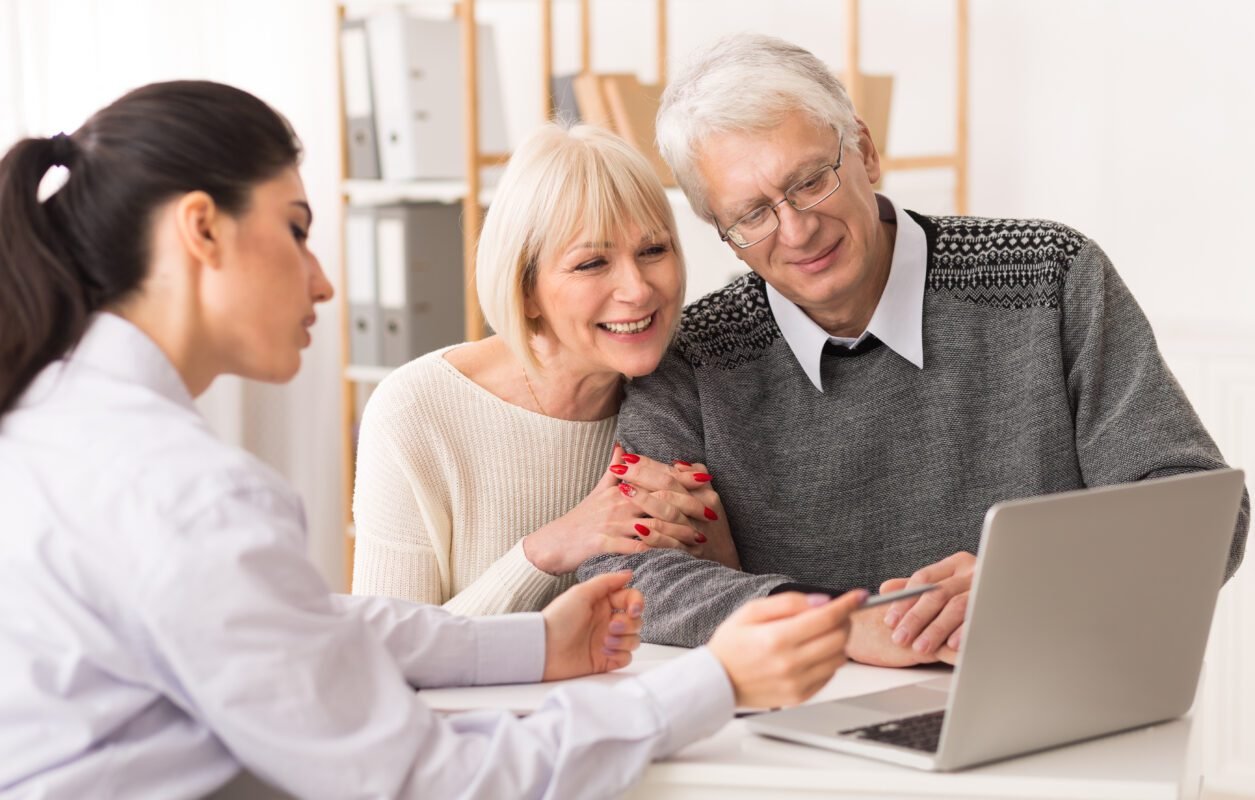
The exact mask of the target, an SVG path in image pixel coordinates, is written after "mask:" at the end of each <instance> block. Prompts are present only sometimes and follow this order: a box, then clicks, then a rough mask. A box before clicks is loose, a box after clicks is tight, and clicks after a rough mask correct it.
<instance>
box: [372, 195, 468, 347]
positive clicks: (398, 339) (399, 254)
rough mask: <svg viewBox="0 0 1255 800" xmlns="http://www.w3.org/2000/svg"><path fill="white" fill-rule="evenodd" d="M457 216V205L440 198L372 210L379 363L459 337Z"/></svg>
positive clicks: (461, 295)
mask: <svg viewBox="0 0 1255 800" xmlns="http://www.w3.org/2000/svg"><path fill="white" fill-rule="evenodd" d="M460 217H461V207H460V206H457V205H445V204H443V203H411V204H406V205H398V206H380V207H378V208H377V209H375V249H376V254H377V256H378V263H379V311H380V323H381V335H380V340H381V345H380V355H381V358H382V362H383V365H384V366H389V367H396V366H400V365H401V364H404V363H406V362H407V361H410V360H411V359H414V358H417V357H418V356H420V355H422V354H423V353H427V352H429V351H431V350H435V349H436V348H438V347H444V346H445V345H449V344H456V343H458V342H460V341H462V340H463V338H464V336H463V334H464V332H465V323H464V321H463V298H464V296H465V289H464V287H463V277H462V233H461V221H460Z"/></svg>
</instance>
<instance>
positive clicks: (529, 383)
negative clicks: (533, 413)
mask: <svg viewBox="0 0 1255 800" xmlns="http://www.w3.org/2000/svg"><path fill="white" fill-rule="evenodd" d="M523 382H524V383H526V384H527V393H528V394H530V395H531V396H532V402H533V403H535V404H536V408H538V409H540V413H541V414H543V415H544V416H546V417H547V416H549V412H548V411H546V410H545V407H544V406H542V405H541V404H540V398H539V397H537V396H536V390H535V389H533V388H532V379H531V378H529V377H527V369H526V368H524V369H523Z"/></svg>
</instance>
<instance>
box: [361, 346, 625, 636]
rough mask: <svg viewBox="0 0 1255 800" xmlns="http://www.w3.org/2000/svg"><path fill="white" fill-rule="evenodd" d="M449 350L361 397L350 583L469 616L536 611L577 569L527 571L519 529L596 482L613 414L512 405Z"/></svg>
mask: <svg viewBox="0 0 1255 800" xmlns="http://www.w3.org/2000/svg"><path fill="white" fill-rule="evenodd" d="M445 352H446V350H440V351H436V352H435V353H430V354H428V355H426V356H423V357H422V358H420V359H417V360H415V361H412V362H410V363H409V364H407V365H405V366H403V367H401V368H400V369H398V370H396V371H395V372H394V373H393V374H392V375H390V376H389V377H388V378H387V380H385V381H384V382H383V383H381V384H380V385H379V387H378V388H377V389H376V390H375V392H374V394H373V395H372V396H371V398H370V401H369V402H368V403H367V405H366V410H365V412H364V414H363V417H362V425H361V433H360V441H359V445H358V454H357V478H356V482H355V487H354V497H353V517H354V523H355V527H356V535H357V541H356V555H355V558H354V568H353V593H354V594H381V595H388V596H391V597H400V598H403V599H407V600H412V601H416V602H422V603H433V604H437V603H438V604H443V605H444V606H445V607H446V608H447V609H448V610H450V611H453V612H455V613H459V614H465V615H482V614H502V613H509V612H514V611H535V610H538V609H540V608H543V607H544V605H545V604H546V603H548V602H549V600H550V599H552V598H553V597H554V596H555V595H556V594H557V593H558V592H559V591H561V590H562V589H564V588H566V587H567V586H569V585H570V584H571V583H573V582H574V576H573V575H568V576H553V575H549V574H548V573H545V572H543V571H541V570H539V569H537V568H536V567H535V566H533V565H532V563H531V562H530V561H528V560H527V557H526V556H525V555H524V553H523V546H522V539H523V537H524V536H526V535H527V534H529V533H531V532H532V531H534V530H536V529H538V528H541V527H543V526H544V525H546V524H548V523H549V522H551V521H553V520H554V519H557V518H558V517H560V516H562V515H563V514H565V513H567V512H568V511H570V510H571V509H572V508H574V507H575V506H576V505H577V504H578V503H579V502H580V501H581V500H583V499H584V497H585V496H586V495H587V494H588V493H589V492H590V491H592V488H593V487H594V486H595V485H596V483H597V481H598V479H600V478H601V476H602V474H603V473H604V471H605V469H606V466H607V464H608V463H609V460H610V453H611V449H612V447H613V437H614V426H615V419H614V418H613V417H611V418H608V419H605V420H599V421H596V422H570V421H566V420H558V419H552V418H549V417H545V416H542V415H540V414H535V413H532V412H530V411H527V410H526V409H523V408H519V407H517V406H514V405H511V404H509V403H506V402H505V401H503V400H501V399H500V398H498V397H496V396H494V395H493V394H491V393H490V392H488V391H487V390H485V389H484V388H482V387H480V386H478V385H477V384H475V383H474V382H472V381H471V380H470V379H468V378H467V377H466V376H464V375H462V374H461V373H460V372H458V371H457V369H456V368H454V367H453V365H451V364H450V363H449V362H448V361H446V360H445V359H444V357H443V354H444V353H445Z"/></svg>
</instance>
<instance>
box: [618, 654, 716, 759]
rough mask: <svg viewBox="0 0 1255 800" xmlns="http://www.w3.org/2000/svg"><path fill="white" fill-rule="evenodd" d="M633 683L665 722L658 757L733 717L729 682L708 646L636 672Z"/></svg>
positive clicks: (710, 732)
mask: <svg viewBox="0 0 1255 800" xmlns="http://www.w3.org/2000/svg"><path fill="white" fill-rule="evenodd" d="M635 683H636V684H637V686H639V687H640V688H642V689H643V690H644V694H645V695H646V696H648V697H650V698H651V699H652V700H653V701H654V707H655V708H656V709H657V710H658V713H659V716H660V717H661V718H662V721H663V723H664V724H665V725H666V729H667V734H666V736H665V737H664V739H663V741H662V744H661V745H660V748H659V750H658V751H657V752H656V753H655V757H657V758H661V757H664V756H667V755H670V754H671V753H674V752H675V751H676V750H679V749H680V748H682V747H684V746H686V745H689V744H691V743H693V742H695V741H697V740H698V739H703V738H705V737H707V736H710V735H711V734H713V733H714V732H715V731H717V730H719V729H720V728H722V727H723V726H724V725H726V724H727V723H728V721H729V720H731V719H732V712H733V701H734V696H733V692H732V682H731V681H730V680H728V673H727V672H725V671H724V669H723V665H722V664H720V663H719V659H717V658H715V655H714V653H712V652H710V649H709V648H707V647H699V648H697V649H695V650H692V651H690V652H688V653H685V654H684V655H682V656H680V657H679V658H676V659H673V660H671V661H668V662H667V663H665V664H663V665H661V666H658V667H655V668H654V669H651V670H649V671H648V672H645V673H643V674H641V675H639V676H638V677H637V678H636V680H635ZM620 686H622V687H624V688H628V687H627V686H626V685H624V684H620Z"/></svg>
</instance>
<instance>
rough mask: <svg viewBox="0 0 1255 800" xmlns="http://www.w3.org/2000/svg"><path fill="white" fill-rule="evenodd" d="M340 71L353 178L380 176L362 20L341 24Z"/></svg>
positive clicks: (350, 169) (367, 45) (350, 175)
mask: <svg viewBox="0 0 1255 800" xmlns="http://www.w3.org/2000/svg"><path fill="white" fill-rule="evenodd" d="M340 70H341V79H342V80H343V82H344V116H345V128H346V131H347V135H348V139H349V141H348V152H349V177H350V178H378V177H379V150H378V147H377V143H376V137H375V106H374V99H373V97H372V92H371V76H370V50H369V44H368V42H367V38H366V24H365V22H363V21H362V20H351V19H350V20H345V21H344V23H343V25H342V26H341V27H340Z"/></svg>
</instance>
